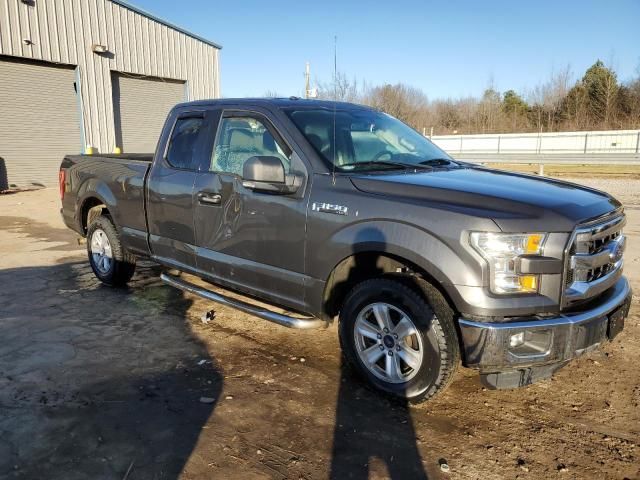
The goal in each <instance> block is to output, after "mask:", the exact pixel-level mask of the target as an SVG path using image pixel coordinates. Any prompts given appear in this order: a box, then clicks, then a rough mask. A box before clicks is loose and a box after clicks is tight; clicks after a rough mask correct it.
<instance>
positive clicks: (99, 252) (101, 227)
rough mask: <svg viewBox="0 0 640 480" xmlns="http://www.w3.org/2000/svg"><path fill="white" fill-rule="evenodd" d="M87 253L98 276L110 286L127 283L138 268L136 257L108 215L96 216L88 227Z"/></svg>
mask: <svg viewBox="0 0 640 480" xmlns="http://www.w3.org/2000/svg"><path fill="white" fill-rule="evenodd" d="M87 254H88V255H89V264H90V265H91V268H92V270H93V273H94V274H95V276H96V277H98V279H99V280H100V281H102V282H103V283H105V284H107V285H110V286H122V285H125V284H126V283H127V282H128V281H129V280H131V277H133V274H134V272H135V269H136V258H135V256H133V255H131V254H130V253H129V252H127V251H126V250H125V249H124V248H123V247H122V244H121V243H120V236H119V235H118V232H117V230H116V227H115V226H114V225H113V222H112V221H111V219H110V218H109V217H108V216H106V215H99V216H98V217H95V218H94V219H93V220H92V221H91V224H90V225H89V228H88V229H87Z"/></svg>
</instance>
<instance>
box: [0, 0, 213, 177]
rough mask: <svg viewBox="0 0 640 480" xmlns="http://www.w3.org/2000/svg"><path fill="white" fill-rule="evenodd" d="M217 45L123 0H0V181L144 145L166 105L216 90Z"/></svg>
mask: <svg viewBox="0 0 640 480" xmlns="http://www.w3.org/2000/svg"><path fill="white" fill-rule="evenodd" d="M220 48H221V47H220V46H219V45H217V44H215V43H213V42H210V41H208V40H205V39H203V38H200V37H198V36H197V35H194V34H192V33H189V32H187V31H186V30H183V29H181V28H179V27H177V26H175V25H172V24H170V23H168V22H166V21H164V20H161V19H159V18H157V17H154V16H153V15H151V14H149V13H147V12H145V11H143V10H140V9H139V8H136V7H134V6H132V5H130V4H129V3H127V2H125V1H123V0H0V189H1V188H3V187H6V184H9V185H11V184H15V185H18V186H22V185H28V184H31V183H40V184H44V185H53V184H55V183H56V182H57V171H58V166H59V164H60V161H61V160H62V157H63V155H64V154H66V153H77V152H81V151H83V152H84V151H87V150H91V149H93V150H94V151H96V152H108V153H111V152H114V151H117V149H120V150H121V151H122V152H151V151H153V149H154V148H155V143H156V140H157V138H158V136H159V133H160V129H161V127H162V123H163V121H164V117H165V115H166V114H167V112H168V111H169V109H170V108H171V107H172V106H173V105H174V104H176V103H178V102H182V101H187V100H198V99H204V98H218V97H219V96H220V86H219V85H220V84H219V51H220ZM3 177H4V178H3ZM3 183H4V184H5V185H3Z"/></svg>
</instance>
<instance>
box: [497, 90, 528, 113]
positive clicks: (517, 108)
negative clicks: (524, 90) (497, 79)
mask: <svg viewBox="0 0 640 480" xmlns="http://www.w3.org/2000/svg"><path fill="white" fill-rule="evenodd" d="M502 111H503V112H504V113H506V114H508V115H524V114H526V113H527V112H528V111H529V105H527V102H525V101H524V100H523V99H522V97H521V96H520V95H518V94H517V93H516V91H515V90H507V91H506V92H504V95H503V97H502Z"/></svg>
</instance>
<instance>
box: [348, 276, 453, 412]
mask: <svg viewBox="0 0 640 480" xmlns="http://www.w3.org/2000/svg"><path fill="white" fill-rule="evenodd" d="M378 302H384V303H385V304H388V305H391V306H392V307H395V308H397V309H398V310H400V311H401V312H402V313H404V314H406V315H407V316H408V317H409V318H410V320H411V321H412V322H413V324H414V326H415V330H416V331H417V333H415V334H414V335H415V336H412V341H414V342H417V341H419V340H418V338H417V336H418V335H419V336H420V337H421V339H422V345H421V346H422V348H423V352H424V353H423V357H422V358H423V360H422V363H421V365H420V367H419V368H417V369H411V368H410V367H409V366H408V364H405V363H402V365H403V368H405V369H408V370H410V371H411V372H412V376H411V377H409V376H407V378H408V379H407V381H403V378H404V377H402V376H400V377H396V379H397V382H389V381H385V380H384V379H382V378H379V376H377V375H376V374H374V373H373V372H372V370H370V368H369V367H367V366H366V365H365V363H364V361H363V360H362V359H361V357H360V354H359V353H358V347H357V346H356V343H357V342H359V340H357V339H356V332H355V329H356V320H357V318H358V315H359V314H360V313H361V312H366V311H367V308H369V307H370V306H371V305H373V304H375V303H378ZM394 315H397V313H395V314H394ZM454 321H455V313H454V312H453V310H452V309H451V307H450V306H449V304H448V303H447V301H446V300H445V298H444V297H443V296H442V294H441V293H440V292H439V291H438V289H436V288H435V287H434V286H433V285H431V284H429V283H427V282H425V281H424V280H422V279H420V278H417V277H407V276H397V277H381V278H374V279H371V280H366V281H364V282H362V283H360V284H358V285H356V286H355V287H354V288H353V289H352V290H351V292H350V293H349V294H348V295H347V297H346V299H345V302H344V304H343V306H342V308H341V311H340V324H339V334H340V345H341V347H342V351H343V353H344V356H345V357H346V360H347V362H348V364H349V365H350V366H351V367H352V368H353V369H354V370H355V371H356V372H357V373H358V374H359V375H360V376H361V377H362V378H364V379H365V380H366V381H367V382H368V383H369V384H370V385H372V386H373V387H375V388H377V389H379V390H382V391H383V392H386V393H389V394H391V395H393V396H396V397H400V398H403V399H407V400H409V401H410V402H412V403H419V402H424V401H426V400H429V399H431V398H433V397H434V396H435V395H436V394H438V393H439V392H441V391H442V390H444V389H445V388H446V387H447V386H448V385H449V383H450V382H451V380H452V378H453V376H454V374H455V372H456V370H457V369H458V366H459V364H460V348H459V344H458V337H457V334H456V329H455V323H454ZM369 341H370V342H371V346H375V345H376V344H375V342H376V340H369ZM378 342H379V345H377V346H378V347H380V350H381V351H384V352H386V353H387V354H388V353H389V352H388V351H385V350H383V348H386V346H385V345H384V339H383V340H378ZM399 344H400V341H398V344H396V346H395V347H394V348H396V349H397V348H400V347H399V346H398V345H399ZM391 350H393V348H392V349H391ZM396 355H400V354H396ZM383 359H384V360H383ZM386 361H387V358H386V357H385V356H384V355H383V357H381V358H380V362H383V364H384V362H386ZM397 361H400V360H397ZM374 369H375V367H374ZM380 369H381V370H382V367H380ZM413 370H415V372H414V371H413Z"/></svg>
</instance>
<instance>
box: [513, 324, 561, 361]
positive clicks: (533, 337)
mask: <svg viewBox="0 0 640 480" xmlns="http://www.w3.org/2000/svg"><path fill="white" fill-rule="evenodd" d="M552 339H553V332H552V331H551V330H549V329H547V330H523V331H521V332H516V333H513V334H511V336H510V337H509V352H510V353H512V354H513V355H515V356H517V357H533V356H535V357H537V356H544V355H547V354H548V353H549V352H550V351H551V342H552Z"/></svg>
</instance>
